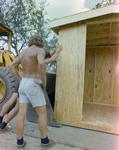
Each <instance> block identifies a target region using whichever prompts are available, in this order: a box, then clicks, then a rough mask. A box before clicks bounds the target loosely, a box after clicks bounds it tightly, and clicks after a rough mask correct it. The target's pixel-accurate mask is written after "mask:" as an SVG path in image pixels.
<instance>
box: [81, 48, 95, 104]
mask: <svg viewBox="0 0 119 150" xmlns="http://www.w3.org/2000/svg"><path fill="white" fill-rule="evenodd" d="M94 75H95V48H87V49H86V63H85V80H84V83H85V84H84V102H93V93H94Z"/></svg>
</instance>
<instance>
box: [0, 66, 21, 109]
mask: <svg viewBox="0 0 119 150" xmlns="http://www.w3.org/2000/svg"><path fill="white" fill-rule="evenodd" d="M18 86H19V82H18V80H17V79H16V78H15V77H14V76H13V74H12V73H11V71H10V69H9V68H8V67H0V110H1V109H2V107H3V105H4V104H5V103H6V102H7V101H8V100H9V99H10V98H11V96H12V94H13V93H14V92H17V90H18ZM13 107H14V106H13ZM13 107H12V108H13ZM12 108H10V110H11V109H12Z"/></svg>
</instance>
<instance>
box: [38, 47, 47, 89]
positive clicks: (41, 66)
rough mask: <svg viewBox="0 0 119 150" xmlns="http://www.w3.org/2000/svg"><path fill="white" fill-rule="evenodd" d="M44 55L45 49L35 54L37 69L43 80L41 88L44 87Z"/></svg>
mask: <svg viewBox="0 0 119 150" xmlns="http://www.w3.org/2000/svg"><path fill="white" fill-rule="evenodd" d="M44 56H45V51H44V50H41V51H39V53H38V55H37V60H38V70H39V73H40V75H41V80H42V82H43V90H45V89H46V67H45V62H44Z"/></svg>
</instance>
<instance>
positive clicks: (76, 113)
mask: <svg viewBox="0 0 119 150" xmlns="http://www.w3.org/2000/svg"><path fill="white" fill-rule="evenodd" d="M59 42H60V43H61V44H62V45H63V51H62V52H61V53H60V55H59V57H58V61H57V77H56V96H55V110H54V112H55V116H56V118H57V120H58V122H59V123H62V124H67V125H73V126H79V124H80V122H81V116H82V101H83V88H84V68H85V45H86V26H85V25H84V24H82V23H80V24H79V23H75V24H72V25H67V26H63V27H61V28H60V31H59Z"/></svg>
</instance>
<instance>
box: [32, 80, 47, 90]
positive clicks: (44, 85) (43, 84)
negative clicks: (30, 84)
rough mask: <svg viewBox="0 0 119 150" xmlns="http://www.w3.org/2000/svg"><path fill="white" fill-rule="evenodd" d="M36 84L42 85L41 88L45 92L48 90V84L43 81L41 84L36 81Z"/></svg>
mask: <svg viewBox="0 0 119 150" xmlns="http://www.w3.org/2000/svg"><path fill="white" fill-rule="evenodd" d="M34 82H35V83H36V84H39V85H41V87H42V89H43V91H45V89H46V83H43V82H42V81H41V82H38V81H34Z"/></svg>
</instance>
